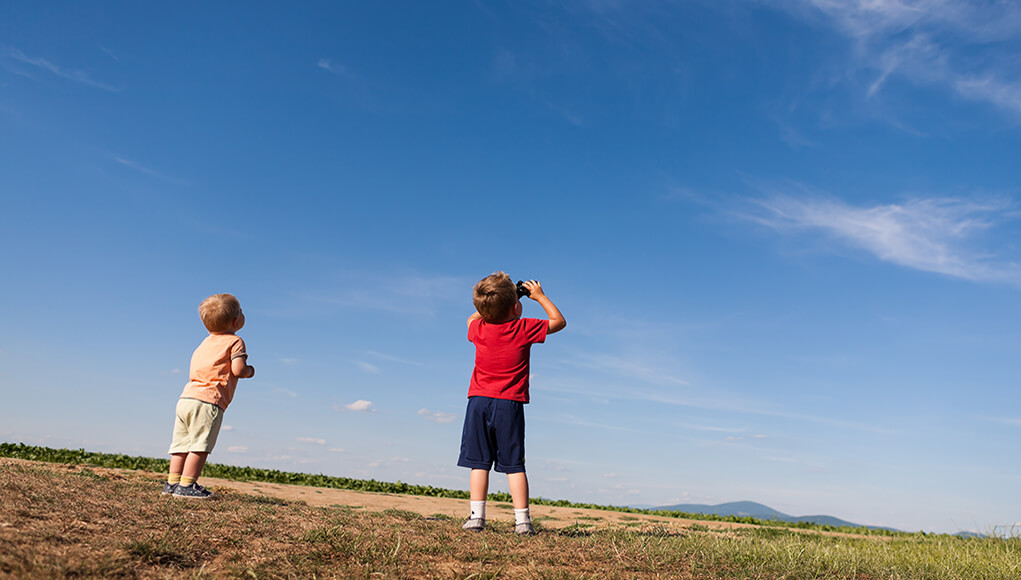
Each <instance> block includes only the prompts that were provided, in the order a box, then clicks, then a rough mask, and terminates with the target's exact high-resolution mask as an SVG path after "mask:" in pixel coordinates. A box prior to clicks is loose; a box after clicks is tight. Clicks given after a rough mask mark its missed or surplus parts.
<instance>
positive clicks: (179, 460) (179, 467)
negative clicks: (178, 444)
mask: <svg viewBox="0 0 1021 580" xmlns="http://www.w3.org/2000/svg"><path fill="white" fill-rule="evenodd" d="M187 458H188V454H187V453H174V454H173V455H171V456H170V470H169V471H170V474H171V475H175V474H176V475H181V474H182V473H184V462H185V460H186V459H187Z"/></svg>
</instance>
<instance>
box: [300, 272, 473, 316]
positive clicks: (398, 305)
mask: <svg viewBox="0 0 1021 580" xmlns="http://www.w3.org/2000/svg"><path fill="white" fill-rule="evenodd" d="M343 277H344V278H345V279H346V278H350V279H351V281H352V283H350V284H343V287H346V288H349V289H347V290H342V291H339V292H336V293H330V294H318V295H311V296H307V297H306V299H307V300H310V301H313V302H316V303H319V304H323V305H327V306H330V305H332V306H339V307H343V308H350V309H355V310H376V311H381V312H387V313H390V314H398V315H418V316H432V315H434V314H435V313H436V311H437V309H438V308H439V307H440V306H441V305H443V304H447V303H454V302H460V303H464V302H465V301H466V300H468V301H469V302H468V303H469V305H470V300H471V287H472V284H473V283H474V282H473V281H472V280H469V279H466V278H457V277H452V276H428V275H421V274H378V273H363V272H348V273H345V274H344V276H343Z"/></svg>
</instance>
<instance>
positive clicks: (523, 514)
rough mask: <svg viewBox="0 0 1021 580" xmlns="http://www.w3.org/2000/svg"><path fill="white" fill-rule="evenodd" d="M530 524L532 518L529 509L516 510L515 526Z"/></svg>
mask: <svg viewBox="0 0 1021 580" xmlns="http://www.w3.org/2000/svg"><path fill="white" fill-rule="evenodd" d="M530 523H532V516H531V515H530V514H529V512H528V508H525V509H520V510H519V509H516V510H514V525H517V524H530Z"/></svg>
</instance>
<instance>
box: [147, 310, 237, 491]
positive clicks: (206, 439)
mask: <svg viewBox="0 0 1021 580" xmlns="http://www.w3.org/2000/svg"><path fill="white" fill-rule="evenodd" d="M199 317H201V318H202V323H203V324H205V326H206V330H208V331H209V336H207V337H206V339H205V340H203V341H202V344H200V345H199V346H198V348H197V349H195V352H194V354H192V356H191V368H190V370H189V374H188V378H189V381H188V384H187V385H185V386H184V392H183V393H181V398H180V399H178V401H177V418H176V420H175V422H174V439H173V442H172V443H171V444H170V451H169V453H170V474H169V475H168V477H167V481H166V483H165V484H163V494H164V495H173V496H175V497H188V498H196V499H207V498H210V497H213V496H214V495H215V494H214V493H213V492H211V491H209V490H208V489H206V488H204V487H202V486H201V485H199V484H198V483H197V481H196V480H197V479H198V478H199V475H200V474H201V473H202V467H203V466H204V465H205V464H206V457H208V456H209V453H210V452H211V451H212V450H213V446H214V445H216V438H217V436H218V435H219V434H220V426H221V425H222V424H223V413H224V411H226V410H227V405H229V404H230V402H231V400H233V399H234V390H235V389H236V388H237V384H238V379H247V378H251V377H254V376H255V367H253V366H249V364H248V353H247V352H246V351H245V341H243V340H241V337H239V336H237V335H236V334H235V333H236V332H237V331H239V330H241V328H242V327H243V326H244V325H245V314H244V312H242V311H241V304H240V303H239V302H238V299H237V298H235V297H234V296H232V295H230V294H215V295H213V296H210V297H209V298H206V299H205V300H203V301H202V304H201V305H199Z"/></svg>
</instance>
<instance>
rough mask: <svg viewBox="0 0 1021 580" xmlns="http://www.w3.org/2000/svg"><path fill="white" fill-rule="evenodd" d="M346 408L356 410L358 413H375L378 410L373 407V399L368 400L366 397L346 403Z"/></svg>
mask: <svg viewBox="0 0 1021 580" xmlns="http://www.w3.org/2000/svg"><path fill="white" fill-rule="evenodd" d="M344 408H345V409H347V410H348V411H354V412H356V413H375V412H376V410H375V409H373V408H372V401H366V400H364V399H358V400H357V401H355V402H353V403H348V404H346V405H344Z"/></svg>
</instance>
